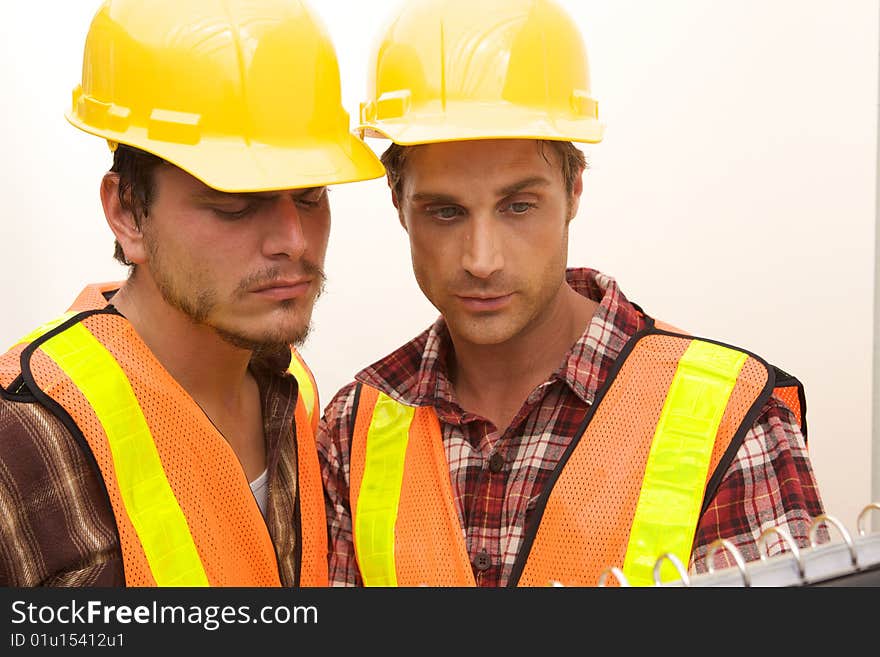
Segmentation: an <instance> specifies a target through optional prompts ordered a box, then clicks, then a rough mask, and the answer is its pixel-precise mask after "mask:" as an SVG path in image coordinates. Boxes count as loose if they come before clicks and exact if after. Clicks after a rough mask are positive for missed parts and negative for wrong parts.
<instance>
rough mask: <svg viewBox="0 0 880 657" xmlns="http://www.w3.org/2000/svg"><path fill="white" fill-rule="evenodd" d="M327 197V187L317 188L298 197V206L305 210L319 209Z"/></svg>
mask: <svg viewBox="0 0 880 657" xmlns="http://www.w3.org/2000/svg"><path fill="white" fill-rule="evenodd" d="M326 197H327V188H326V187H317V188H315V189H310V190H308V191H307V192H305V193H303V194H301V195H299V196H297V197H296V204H297V205H298V206H299V207H301V208H303V209H304V210H313V209H314V208H317V207H318V206H319V205H321V203H322V202H323V201H324V199H325V198H326Z"/></svg>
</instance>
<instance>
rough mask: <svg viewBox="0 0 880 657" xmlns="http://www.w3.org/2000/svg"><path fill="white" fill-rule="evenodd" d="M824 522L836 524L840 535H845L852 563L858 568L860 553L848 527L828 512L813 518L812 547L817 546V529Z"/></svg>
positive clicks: (811, 527) (811, 529)
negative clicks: (857, 551)
mask: <svg viewBox="0 0 880 657" xmlns="http://www.w3.org/2000/svg"><path fill="white" fill-rule="evenodd" d="M823 522H827V523H830V524H832V525H834V526H835V527H836V528H837V531H838V532H840V535H841V536H842V537H843V540H844V541H846V544H847V546H848V547H849V556H850V560H851V561H852V565H853V567H854V568H856V569H858V567H859V555H858V554H857V553H856V546H855V545H853V540H852V536H850V533H849V532H848V531H847V530H846V527H844V526H843V523H842V522H840V520H838V519H837V518H835V517H834V516H832V515H830V514H828V513H822V514H820V515H818V516H816V517H815V518H813V522H812V524H810V545H811V546H812V547H816V530H817V529H818V528H819V525H821V524H822V523H823Z"/></svg>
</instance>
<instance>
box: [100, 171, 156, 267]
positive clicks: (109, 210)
mask: <svg viewBox="0 0 880 657" xmlns="http://www.w3.org/2000/svg"><path fill="white" fill-rule="evenodd" d="M101 205H102V206H103V207H104V217H105V218H106V219H107V225H108V226H110V230H112V231H113V234H114V235H115V236H116V241H117V242H119V245H120V246H121V247H122V251H123V252H124V253H125V258H126V260H128V262H130V263H132V264H134V265H142V264H144V263H145V262H146V246H145V245H144V237H143V234H142V233H141V229H140V228H139V227H138V223H137V221H136V220H135V217H134V214H133V213H132V212H131V211H130V210H126V209H125V208H124V207H123V206H122V203H121V202H120V201H119V174H117V173H113V172H109V173H106V174H104V178H103V180H101Z"/></svg>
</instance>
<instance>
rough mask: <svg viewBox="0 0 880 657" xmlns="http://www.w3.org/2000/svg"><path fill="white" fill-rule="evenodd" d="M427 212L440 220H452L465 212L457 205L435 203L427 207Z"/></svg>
mask: <svg viewBox="0 0 880 657" xmlns="http://www.w3.org/2000/svg"><path fill="white" fill-rule="evenodd" d="M426 212H427V213H428V214H429V215H430V216H432V217H434V218H435V219H439V220H440V221H452V220H453V219H455V218H457V217H459V216H460V215H462V214H463V212H462V209H461V208H460V207H458V206H457V205H435V206H429V207H428V208H426Z"/></svg>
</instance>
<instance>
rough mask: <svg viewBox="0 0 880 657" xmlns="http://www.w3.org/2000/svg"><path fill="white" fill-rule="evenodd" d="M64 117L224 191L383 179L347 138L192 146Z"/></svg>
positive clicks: (211, 141)
mask: <svg viewBox="0 0 880 657" xmlns="http://www.w3.org/2000/svg"><path fill="white" fill-rule="evenodd" d="M65 117H66V118H67V120H68V121H69V122H70V123H71V124H72V125H73V126H75V127H77V128H79V129H80V130H83V131H84V132H87V133H89V134H92V135H96V136H98V137H103V138H105V139H107V140H109V141H114V142H117V143H120V144H126V145H129V146H132V147H134V148H138V149H140V150H143V151H146V152H148V153H152V154H153V155H156V156H157V157H161V158H162V159H163V160H165V161H167V162H169V163H171V164H173V165H175V166H177V167H179V168H181V169H183V170H184V171H186V172H187V173H189V174H190V175H192V176H194V177H195V178H198V179H199V180H201V181H202V182H203V183H205V184H206V185H208V186H209V187H212V188H213V189H217V190H219V191H223V192H259V191H272V190H281V189H301V188H307V187H323V186H326V185H339V184H343V183H348V182H358V181H362V180H372V179H374V178H381V177H382V176H384V175H385V169H384V167H383V166H382V163H381V161H380V160H379V158H378V157H377V156H376V154H375V153H374V152H373V151H372V150H371V149H370V147H369V146H367V145H366V144H365V143H364V142H363V141H361V140H360V139H358V138H357V137H356V136H355V135H351V134H349V135H344V139H338V138H337V139H333V140H329V139H328V140H311V141H308V142H304V143H302V144H290V145H275V144H265V143H259V142H249V143H248V142H245V141H244V140H243V139H233V138H211V137H206V138H203V139H200V140H199V141H198V142H197V143H195V144H179V143H175V142H168V141H161V140H157V139H150V138H149V137H148V136H147V134H146V130H143V129H136V128H133V129H129V130H127V131H126V132H124V133H122V132H120V133H116V132H113V131H110V130H96V129H94V128H92V127H90V126H88V125H86V124H85V123H83V122H82V121H80V120H79V119H78V118H77V117H76V116H75V115H73V114H72V113H71V112H65Z"/></svg>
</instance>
